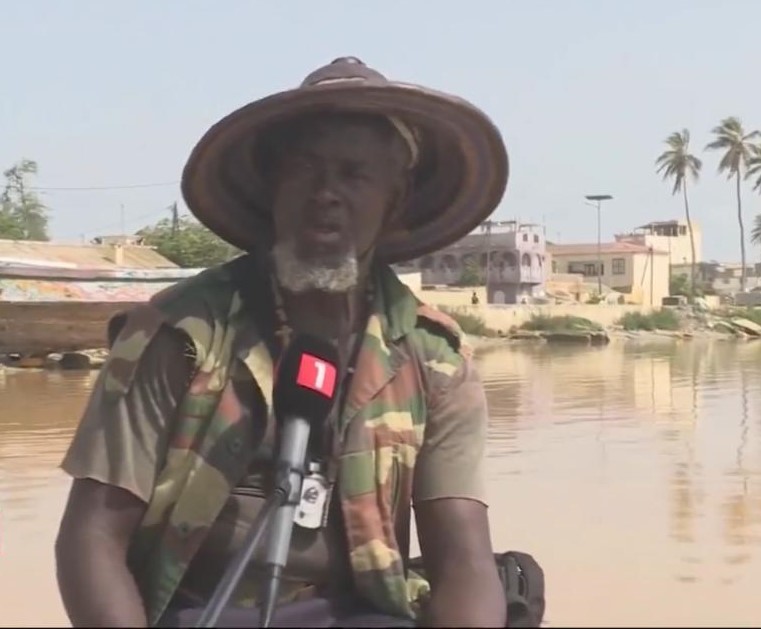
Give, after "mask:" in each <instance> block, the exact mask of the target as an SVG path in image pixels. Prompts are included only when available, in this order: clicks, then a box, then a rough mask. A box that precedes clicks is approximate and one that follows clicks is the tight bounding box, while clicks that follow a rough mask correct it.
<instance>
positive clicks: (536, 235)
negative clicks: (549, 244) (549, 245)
mask: <svg viewBox="0 0 761 629" xmlns="http://www.w3.org/2000/svg"><path fill="white" fill-rule="evenodd" d="M534 242H539V234H534Z"/></svg>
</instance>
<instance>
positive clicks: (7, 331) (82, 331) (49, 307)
mask: <svg viewBox="0 0 761 629" xmlns="http://www.w3.org/2000/svg"><path fill="white" fill-rule="evenodd" d="M139 303H144V302H142V301H136V302H123V301H122V302H113V301H112V302H74V301H69V302H67V301H60V302H41V301H37V302H35V301H27V302H20V301H16V302H13V301H5V302H4V301H0V354H14V353H18V354H23V355H44V354H51V353H54V352H74V351H79V350H84V349H96V348H104V347H106V346H107V338H106V330H107V325H108V321H109V320H110V319H111V317H113V316H114V315H116V314H118V313H119V312H122V311H124V310H127V309H129V308H131V307H133V306H136V305H138V304H139Z"/></svg>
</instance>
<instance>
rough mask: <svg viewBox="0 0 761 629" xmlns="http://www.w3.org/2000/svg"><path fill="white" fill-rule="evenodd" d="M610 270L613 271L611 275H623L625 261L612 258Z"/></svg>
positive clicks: (624, 272)
mask: <svg viewBox="0 0 761 629" xmlns="http://www.w3.org/2000/svg"><path fill="white" fill-rule="evenodd" d="M611 270H612V271H613V275H625V274H626V260H625V259H624V258H613V262H612V264H611Z"/></svg>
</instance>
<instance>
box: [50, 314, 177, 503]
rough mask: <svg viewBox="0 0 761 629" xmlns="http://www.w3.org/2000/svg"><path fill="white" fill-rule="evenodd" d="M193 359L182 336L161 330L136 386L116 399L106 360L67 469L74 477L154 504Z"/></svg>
mask: <svg viewBox="0 0 761 629" xmlns="http://www.w3.org/2000/svg"><path fill="white" fill-rule="evenodd" d="M119 342H124V341H120V340H118V339H117V341H116V343H119ZM115 349H117V348H112V350H115ZM187 354H188V353H187V351H186V337H185V336H184V335H183V334H182V333H181V332H179V331H177V330H175V329H173V328H170V327H168V326H165V325H163V326H161V327H159V328H158V330H157V332H156V333H155V334H154V336H153V338H152V339H151V340H150V341H149V342H148V345H147V347H146V348H145V349H144V351H143V353H142V354H141V356H140V358H139V363H138V364H137V366H136V368H135V371H134V374H133V377H132V382H131V384H130V386H129V387H128V388H126V390H125V391H124V392H122V393H120V394H119V395H116V396H115V395H114V394H113V392H110V391H107V387H106V382H107V381H108V378H109V366H110V365H109V361H106V364H105V365H104V367H103V369H102V370H101V372H100V374H99V376H98V379H97V380H96V383H95V386H94V389H93V391H92V394H91V396H90V399H89V400H88V402H87V406H86V407H85V410H84V413H83V416H82V418H81V420H80V423H79V426H78V428H77V430H76V432H75V434H74V437H73V439H72V442H71V444H70V446H69V449H68V451H67V452H66V455H65V457H64V460H63V463H62V464H61V467H62V469H63V470H64V471H65V472H66V473H67V474H69V475H70V476H72V477H73V478H92V479H94V480H98V481H100V482H102V483H107V484H109V485H115V486H117V487H121V488H122V489H126V490H127V491H129V492H131V493H132V494H134V495H135V496H137V497H138V498H140V499H141V500H143V501H144V502H148V501H149V500H150V497H151V495H152V493H153V487H154V482H155V478H156V476H157V474H158V471H159V467H160V465H161V464H162V462H163V453H164V452H165V450H166V447H167V443H168V439H169V431H170V426H171V420H172V418H173V417H174V415H175V413H176V411H177V408H178V405H179V403H180V401H181V399H182V396H183V394H184V391H185V388H186V386H187V384H188V381H189V378H190V375H191V373H192V362H191V359H189V358H188V356H187Z"/></svg>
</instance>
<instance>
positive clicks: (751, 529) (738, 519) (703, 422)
mask: <svg viewBox="0 0 761 629" xmlns="http://www.w3.org/2000/svg"><path fill="white" fill-rule="evenodd" d="M760 358H761V344H754V343H747V344H734V343H702V342H686V343H681V344H678V345H673V344H666V343H656V344H653V345H650V346H636V347H635V346H621V345H615V346H611V347H606V348H595V349H580V348H572V347H559V348H550V347H547V346H537V345H534V346H531V345H524V346H515V347H511V348H510V349H500V350H498V351H492V352H489V353H486V354H484V355H482V356H481V357H480V358H479V363H480V370H481V374H482V377H483V380H484V385H485V387H486V390H487V395H488V398H489V404H490V410H491V414H492V421H491V426H490V447H489V453H488V457H489V458H488V472H489V478H490V485H489V491H490V498H491V503H492V504H491V509H490V518H491V526H492V535H493V538H494V544H495V546H496V547H497V548H498V549H507V548H518V549H522V550H526V551H528V552H532V553H534V554H535V555H536V556H537V557H538V558H539V560H540V561H541V562H542V564H543V566H544V568H545V570H546V574H547V587H548V611H547V621H548V622H547V624H548V625H555V626H561V625H563V626H569V625H575V626H603V625H607V624H612V625H614V626H634V625H637V624H640V623H643V624H649V625H651V626H652V625H661V626H663V625H672V626H674V625H680V626H688V625H692V626H695V625H703V626H705V625H708V624H714V625H716V624H721V625H728V624H732V623H735V624H739V625H745V626H759V625H761V601H760V599H759V598H758V595H757V590H758V583H759V582H761V377H759V376H761V360H759V359H760ZM95 377H96V374H94V373H92V374H91V373H85V374H65V373H30V372H24V373H11V374H6V375H5V376H2V375H0V402H1V403H2V406H1V407H0V408H2V415H0V518H2V522H0V526H1V527H2V528H1V529H0V533H2V537H0V623H2V624H4V625H12V624H16V625H27V626H29V625H32V624H35V623H37V622H42V623H43V624H45V623H47V624H59V625H60V624H62V623H64V622H65V617H64V616H63V611H62V608H61V605H60V602H59V600H58V595H57V591H56V587H55V580H54V574H53V561H52V544H53V538H54V535H55V529H56V526H57V523H58V518H59V517H60V510H61V508H62V506H63V501H64V499H65V491H66V488H67V487H68V481H67V480H66V479H65V478H64V477H63V475H62V474H61V473H60V472H59V471H58V470H57V468H56V466H57V465H58V463H59V461H60V458H61V455H62V453H63V451H64V449H65V447H66V445H67V443H68V440H69V439H70V436H71V432H72V430H73V428H74V425H75V422H76V420H77V418H78V416H79V413H80V412H81V408H82V405H83V404H84V401H85V399H86V396H87V394H88V392H89V390H90V387H91V386H92V382H93V380H94V378H95ZM413 546H416V544H413Z"/></svg>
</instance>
